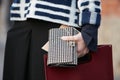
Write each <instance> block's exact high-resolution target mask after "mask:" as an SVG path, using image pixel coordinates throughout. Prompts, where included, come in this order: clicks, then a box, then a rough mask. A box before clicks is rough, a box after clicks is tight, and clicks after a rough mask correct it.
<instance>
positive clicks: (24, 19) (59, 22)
mask: <svg viewBox="0 0 120 80" xmlns="http://www.w3.org/2000/svg"><path fill="white" fill-rule="evenodd" d="M29 18H33V19H38V20H43V21H48V22H53V23H58V24H64V25H68V26H72V27H77V28H80V27H79V26H78V24H71V23H69V22H65V21H62V20H58V19H57V20H55V19H51V18H49V19H46V18H45V17H43V16H42V17H40V16H36V15H34V16H30V15H29V16H27V18H10V20H11V21H26V20H27V19H29Z"/></svg>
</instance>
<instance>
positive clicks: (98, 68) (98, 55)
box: [44, 45, 113, 80]
mask: <svg viewBox="0 0 120 80" xmlns="http://www.w3.org/2000/svg"><path fill="white" fill-rule="evenodd" d="M90 55H91V56H89V59H88V61H87V59H79V61H78V62H79V64H78V65H77V66H75V67H49V66H47V55H45V56H44V67H45V77H46V80H113V63H112V46H111V45H99V46H98V50H97V52H91V53H90ZM82 60H83V62H81V61H82ZM85 60H86V61H85Z"/></svg>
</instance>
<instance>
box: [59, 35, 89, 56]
mask: <svg viewBox="0 0 120 80" xmlns="http://www.w3.org/2000/svg"><path fill="white" fill-rule="evenodd" d="M61 39H62V40H65V41H75V42H76V44H77V53H78V57H83V56H84V55H86V54H87V53H88V52H89V49H88V48H87V46H86V44H85V42H84V40H83V38H82V35H81V33H78V34H77V35H74V36H62V37H61Z"/></svg>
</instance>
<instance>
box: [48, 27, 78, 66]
mask: <svg viewBox="0 0 120 80" xmlns="http://www.w3.org/2000/svg"><path fill="white" fill-rule="evenodd" d="M78 32H79V31H78V30H77V29H75V28H73V27H68V28H53V29H50V30H49V51H48V60H47V65H48V66H61V67H64V66H75V65H77V52H76V51H77V50H76V49H77V46H76V44H75V42H74V41H63V40H62V39H61V37H62V36H73V35H75V34H77V33H78Z"/></svg>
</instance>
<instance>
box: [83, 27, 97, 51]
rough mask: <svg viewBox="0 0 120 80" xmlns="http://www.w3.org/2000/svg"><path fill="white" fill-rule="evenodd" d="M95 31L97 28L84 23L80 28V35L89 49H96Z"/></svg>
mask: <svg viewBox="0 0 120 80" xmlns="http://www.w3.org/2000/svg"><path fill="white" fill-rule="evenodd" d="M97 33H98V29H97V28H96V26H93V25H85V26H84V27H82V29H81V34H82V37H83V39H84V41H85V43H86V45H87V47H88V49H89V50H90V51H96V50H97Z"/></svg>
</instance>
